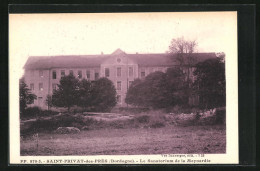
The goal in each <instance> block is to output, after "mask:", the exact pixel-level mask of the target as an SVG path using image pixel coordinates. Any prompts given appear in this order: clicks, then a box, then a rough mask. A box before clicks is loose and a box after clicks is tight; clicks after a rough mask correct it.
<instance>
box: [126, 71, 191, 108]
mask: <svg viewBox="0 0 260 171" xmlns="http://www.w3.org/2000/svg"><path fill="white" fill-rule="evenodd" d="M184 80H185V77H184V74H183V72H182V71H181V70H180V69H178V68H170V69H168V70H167V72H166V73H163V72H159V71H157V72H154V73H151V74H149V75H148V76H146V78H145V79H144V80H139V79H138V80H135V81H134V82H133V83H132V85H131V86H130V87H129V90H128V91H127V95H126V100H125V101H126V103H128V104H132V105H135V106H142V107H152V108H154V109H157V108H168V107H172V106H174V105H179V104H180V105H182V104H184V103H185V102H186V101H187V100H186V101H185V97H186V96H185V92H186V90H185V89H184V87H185V82H184Z"/></svg>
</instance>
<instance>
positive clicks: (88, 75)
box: [86, 70, 90, 79]
mask: <svg viewBox="0 0 260 171" xmlns="http://www.w3.org/2000/svg"><path fill="white" fill-rule="evenodd" d="M86 75H87V79H90V71H89V70H87V71H86Z"/></svg>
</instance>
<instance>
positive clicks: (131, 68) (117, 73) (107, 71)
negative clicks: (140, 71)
mask: <svg viewBox="0 0 260 171" xmlns="http://www.w3.org/2000/svg"><path fill="white" fill-rule="evenodd" d="M121 71H122V70H121V67H117V68H116V76H117V77H121V75H122V74H121V73H122V72H121ZM133 75H134V68H133V67H128V76H129V77H133ZM109 76H110V70H109V68H105V77H109Z"/></svg>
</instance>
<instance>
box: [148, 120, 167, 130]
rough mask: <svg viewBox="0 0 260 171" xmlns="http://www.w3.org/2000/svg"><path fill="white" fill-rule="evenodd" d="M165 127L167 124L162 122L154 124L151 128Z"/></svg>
mask: <svg viewBox="0 0 260 171" xmlns="http://www.w3.org/2000/svg"><path fill="white" fill-rule="evenodd" d="M164 126H165V124H164V123H163V122H160V121H158V122H154V123H152V124H150V125H149V127H150V128H162V127H164Z"/></svg>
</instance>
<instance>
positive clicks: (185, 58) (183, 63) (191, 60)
mask: <svg viewBox="0 0 260 171" xmlns="http://www.w3.org/2000/svg"><path fill="white" fill-rule="evenodd" d="M197 45H198V43H197V41H196V40H191V41H188V40H185V39H184V37H180V38H177V39H172V41H171V44H170V46H169V52H170V53H173V54H174V56H176V57H175V58H174V60H175V61H176V62H177V63H178V65H179V67H180V69H181V70H182V72H183V73H185V74H186V77H185V78H186V80H185V81H186V82H187V85H188V87H187V89H186V94H188V97H190V96H191V91H190V89H191V88H192V73H193V71H194V66H195V64H196V62H197V60H196V56H195V55H194V54H193V53H194V52H195V50H196V47H197Z"/></svg>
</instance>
